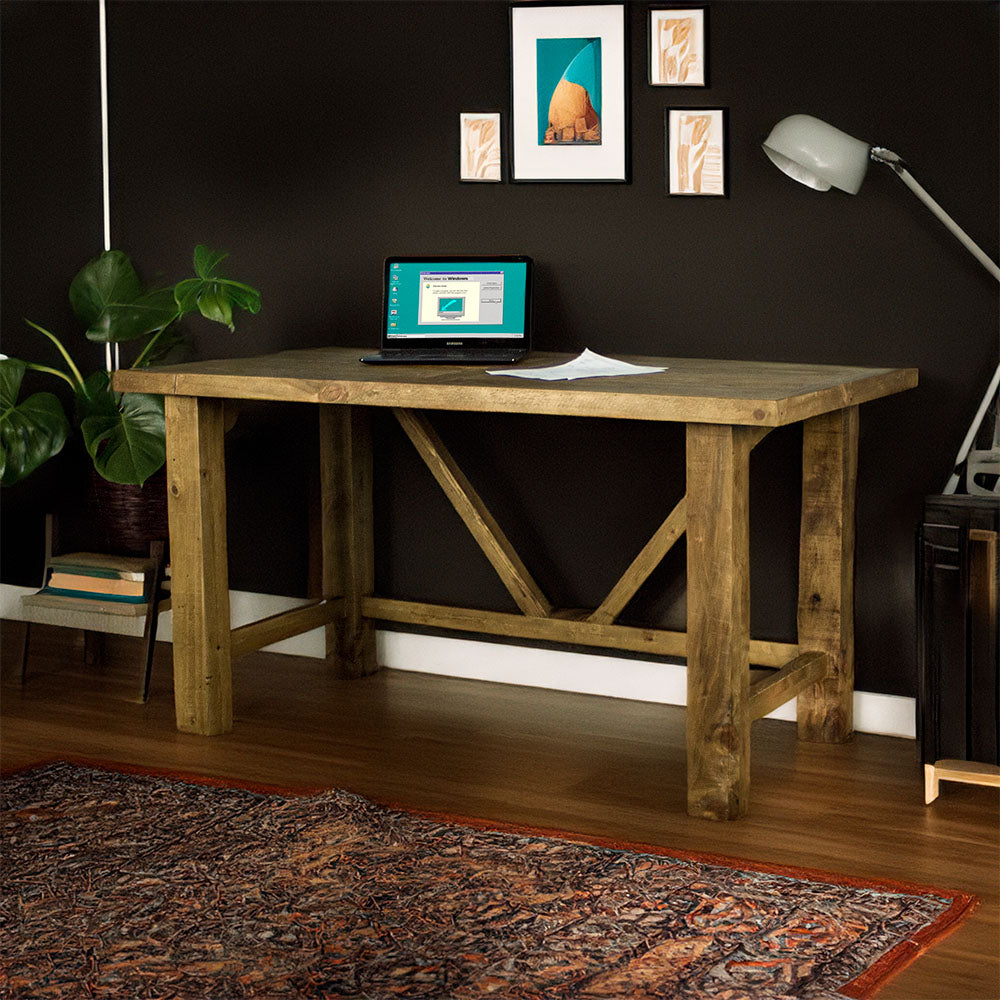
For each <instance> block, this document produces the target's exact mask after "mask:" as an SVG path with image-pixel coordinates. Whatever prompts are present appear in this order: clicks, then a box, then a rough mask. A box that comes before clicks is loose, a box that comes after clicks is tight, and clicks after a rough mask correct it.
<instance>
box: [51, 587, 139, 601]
mask: <svg viewBox="0 0 1000 1000" xmlns="http://www.w3.org/2000/svg"><path fill="white" fill-rule="evenodd" d="M39 593H41V594H53V595H55V596H57V597H81V598H84V599H85V600H89V601H113V602H115V603H119V604H145V603H146V600H145V598H144V597H143V596H142V595H141V594H140V595H138V596H133V595H130V594H106V593H103V592H101V591H96V590H64V589H62V588H61V587H43V588H42V589H41V590H40V591H39Z"/></svg>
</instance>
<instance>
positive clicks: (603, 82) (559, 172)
mask: <svg viewBox="0 0 1000 1000" xmlns="http://www.w3.org/2000/svg"><path fill="white" fill-rule="evenodd" d="M625 14H626V11H625V5H624V4H620V3H619V4H600V3H598V4H591V3H584V4H574V3H552V4H546V3H524V4H515V5H513V6H512V7H511V10H510V32H511V36H510V37H511V151H510V161H511V180H513V181H604V182H618V183H628V180H629V148H628V143H629V120H628V116H629V102H628V65H627V55H628V45H627V37H626V31H627V29H626V17H625Z"/></svg>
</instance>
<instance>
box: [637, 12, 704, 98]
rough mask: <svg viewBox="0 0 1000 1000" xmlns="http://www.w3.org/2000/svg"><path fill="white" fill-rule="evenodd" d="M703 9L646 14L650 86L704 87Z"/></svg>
mask: <svg viewBox="0 0 1000 1000" xmlns="http://www.w3.org/2000/svg"><path fill="white" fill-rule="evenodd" d="M707 13H708V12H707V11H706V10H705V8H704V7H671V8H669V9H667V10H657V9H654V10H651V11H650V12H649V82H650V84H651V85H652V86H654V87H704V86H707V79H708V69H707V65H706V64H707V61H708V49H707V47H706V45H705V30H706V25H705V20H706V16H707Z"/></svg>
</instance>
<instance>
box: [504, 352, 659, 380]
mask: <svg viewBox="0 0 1000 1000" xmlns="http://www.w3.org/2000/svg"><path fill="white" fill-rule="evenodd" d="M666 370H667V369H666V368H651V367H649V366H647V365H633V364H629V362H627V361H616V360H615V359H614V358H605V357H603V356H602V355H600V354H595V353H594V352H593V351H591V350H590V349H587V350H585V351H584V352H583V353H582V354H581V355H579V357H575V358H573V360H572V361H567V362H566V363H565V364H562V365H553V366H552V367H551V368H500V369H498V370H496V371H490V372H487V373H486V374H487V375H511V376H513V377H514V378H537V379H543V380H544V381H546V382H556V381H558V380H559V379H575V378H598V377H601V376H608V375H647V374H650V373H651V372H665V371H666Z"/></svg>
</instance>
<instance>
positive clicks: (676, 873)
mask: <svg viewBox="0 0 1000 1000" xmlns="http://www.w3.org/2000/svg"><path fill="white" fill-rule="evenodd" d="M0 791H2V808H3V813H2V835H3V865H2V903H0V993H2V995H3V996H5V997H60V998H62V997H66V998H72V997H109V998H129V1000H132V998H138V997H158V998H166V997H178V998H185V1000H187V998H196V997H212V998H213V1000H224V998H235V997H266V998H278V997H317V998H334V997H341V998H347V997H352V998H367V1000H376V998H398V997H425V998H428V997H433V998H447V1000H466V998H475V997H491V998H495V1000H500V998H503V1000H533V998H538V1000H541V998H546V1000H562V998H568V997H580V998H598V997H602V998H610V997H614V998H631V1000H646V998H653V997H670V998H691V1000H695V998H698V1000H702V998H713V1000H756V998H774V1000H778V998H792V997H795V998H798V1000H802V998H809V1000H818V998H830V1000H832V998H837V997H844V996H848V997H861V996H870V995H871V994H872V993H873V992H874V990H875V989H877V987H878V986H879V985H880V984H881V983H882V982H883V981H884V980H885V978H886V977H887V976H888V975H889V974H890V973H891V972H892V971H894V969H896V968H898V967H899V966H901V965H902V964H905V963H906V962H908V961H909V960H911V959H912V958H913V957H915V956H916V955H917V954H919V952H920V951H922V950H923V949H924V948H926V947H927V946H928V945H929V944H930V943H931V942H932V941H933V940H935V939H936V938H938V937H940V936H941V935H942V934H943V933H945V932H946V931H947V930H949V929H951V928H952V927H953V926H954V925H955V924H956V922H957V921H958V920H959V919H960V918H961V917H962V916H963V914H965V913H967V912H969V911H970V910H971V907H972V905H973V903H974V901H973V899H972V898H971V897H968V896H964V895H961V894H956V893H947V892H941V891H938V890H928V889H923V888H919V887H915V886H901V885H889V884H882V885H875V884H872V883H868V882H864V881H861V880H858V879H847V878H842V877H838V876H820V875H818V874H817V873H809V872H803V871H801V870H799V871H796V870H793V869H778V868H775V867H768V866H764V865H758V864H754V863H750V862H733V861H729V860H726V859H723V858H716V857H693V856H690V855H679V854H672V853H666V852H663V851H661V850H660V849H658V848H642V849H622V848H621V847H620V846H617V847H612V846H599V845H593V844H589V843H588V844H584V843H579V842H575V841H569V840H565V839H555V838H552V837H548V836H541V835H537V834H534V833H530V834H528V833H523V832H521V833H519V832H516V831H503V830H497V829H495V828H494V829H480V828H478V827H477V826H476V825H457V824H455V823H452V822H445V821H443V820H441V819H434V818H427V817H421V816H418V815H413V814H410V813H406V812H401V811H396V810H392V809H387V808H385V807H383V806H379V805H375V804H374V803H372V802H369V801H367V800H365V799H362V798H359V797H358V796H356V795H352V794H349V793H346V792H340V791H334V792H327V793H324V794H321V795H311V796H288V795H284V794H274V793H266V792H260V791H253V790H248V789H243V788H232V787H218V786H217V785H214V784H209V783H196V782H195V780H175V779H169V778H162V777H154V776H150V775H137V774H123V773H116V772H108V771H102V770H95V769H91V768H84V767H79V766H75V765H70V764H51V765H47V766H44V767H41V768H38V769H35V770H31V771H27V772H23V773H18V774H14V775H12V776H9V777H6V778H5V779H4V780H3V782H2V786H0Z"/></svg>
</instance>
